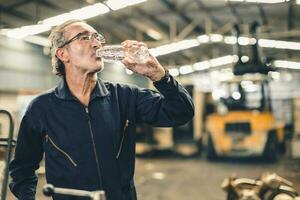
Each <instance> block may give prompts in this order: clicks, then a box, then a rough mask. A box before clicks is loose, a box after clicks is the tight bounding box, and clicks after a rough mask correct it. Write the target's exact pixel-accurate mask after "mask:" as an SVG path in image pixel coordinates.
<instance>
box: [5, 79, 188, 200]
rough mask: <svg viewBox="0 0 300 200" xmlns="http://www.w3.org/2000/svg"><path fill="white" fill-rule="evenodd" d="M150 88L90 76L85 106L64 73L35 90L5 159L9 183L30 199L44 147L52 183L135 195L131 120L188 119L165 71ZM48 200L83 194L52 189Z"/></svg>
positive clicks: (122, 199) (119, 199)
mask: <svg viewBox="0 0 300 200" xmlns="http://www.w3.org/2000/svg"><path fill="white" fill-rule="evenodd" d="M154 86H155V87H156V88H157V89H158V91H159V92H160V93H158V92H155V91H151V90H149V89H142V88H139V87H136V86H133V85H125V84H113V83H109V82H104V81H102V80H98V82H97V85H96V87H95V89H94V90H93V92H92V94H91V98H90V102H89V104H88V107H85V106H84V105H83V104H81V103H80V102H79V101H78V100H77V99H76V97H74V96H73V95H72V94H71V92H70V90H69V89H68V85H67V83H66V81H65V80H64V79H62V80H61V81H60V83H59V84H58V86H57V87H56V88H54V89H52V90H50V91H47V92H45V93H43V94H41V95H39V96H38V97H37V98H35V99H34V100H33V101H32V102H31V104H30V105H29V107H28V109H27V111H26V113H25V115H24V117H23V119H22V122H21V125H20V129H19V134H18V140H17V145H16V151H15V156H14V159H13V160H12V162H11V163H10V166H9V170H10V176H11V178H12V179H11V183H10V189H11V191H12V192H13V193H14V195H15V196H16V197H18V199H19V200H33V199H35V192H36V185H37V176H36V175H35V170H37V169H38V168H39V163H40V161H41V160H42V158H43V154H45V168H46V180H47V182H48V183H51V184H53V185H54V186H56V187H64V188H73V189H81V190H89V191H93V190H101V189H102V190H104V191H105V193H106V196H107V200H136V191H135V187H134V182H133V177H134V167H135V138H136V136H135V126H136V124H137V123H148V124H150V125H153V126H160V127H167V126H177V125H181V124H184V123H186V122H187V121H189V120H191V119H192V118H193V115H194V106H193V102H192V99H191V97H190V95H189V94H188V92H187V91H186V90H185V89H184V88H183V87H182V86H181V85H180V84H179V83H178V82H177V81H176V80H175V79H174V78H173V77H172V76H170V77H169V79H168V80H163V81H159V82H157V83H154ZM53 199H54V200H68V199H70V200H71V199H72V200H75V199H85V198H74V197H67V196H61V195H55V196H54V197H53Z"/></svg>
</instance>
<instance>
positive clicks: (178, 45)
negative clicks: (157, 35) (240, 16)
mask: <svg viewBox="0 0 300 200" xmlns="http://www.w3.org/2000/svg"><path fill="white" fill-rule="evenodd" d="M199 45H200V42H199V41H198V40H197V39H189V40H181V41H179V42H174V43H170V44H166V45H162V46H159V47H156V48H152V49H150V53H151V54H152V55H153V56H161V55H166V54H169V53H173V52H177V51H180V50H183V49H189V48H192V47H196V46H199Z"/></svg>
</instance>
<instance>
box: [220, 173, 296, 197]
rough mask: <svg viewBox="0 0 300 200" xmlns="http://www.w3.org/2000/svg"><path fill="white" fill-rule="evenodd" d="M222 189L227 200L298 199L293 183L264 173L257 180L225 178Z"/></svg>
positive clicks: (275, 175) (272, 174)
mask: <svg viewBox="0 0 300 200" xmlns="http://www.w3.org/2000/svg"><path fill="white" fill-rule="evenodd" d="M221 187H222V189H223V190H225V191H226V193H227V198H226V199H227V200H297V199H299V198H300V197H299V196H298V195H299V194H298V193H297V191H296V190H295V189H294V187H293V183H291V182H290V181H288V180H286V179H284V178H282V177H280V176H278V175H277V174H274V173H265V174H263V175H262V176H261V177H260V178H259V179H249V178H237V177H235V176H232V177H229V178H226V179H225V180H224V181H223V183H222V186H221Z"/></svg>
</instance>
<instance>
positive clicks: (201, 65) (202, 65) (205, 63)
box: [193, 61, 210, 71]
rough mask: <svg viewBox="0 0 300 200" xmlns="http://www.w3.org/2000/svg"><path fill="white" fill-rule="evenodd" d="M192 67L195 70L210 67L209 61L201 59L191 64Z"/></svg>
mask: <svg viewBox="0 0 300 200" xmlns="http://www.w3.org/2000/svg"><path fill="white" fill-rule="evenodd" d="M193 68H194V70H195V71H202V70H206V69H209V68H210V63H209V61H202V62H197V63H195V64H193Z"/></svg>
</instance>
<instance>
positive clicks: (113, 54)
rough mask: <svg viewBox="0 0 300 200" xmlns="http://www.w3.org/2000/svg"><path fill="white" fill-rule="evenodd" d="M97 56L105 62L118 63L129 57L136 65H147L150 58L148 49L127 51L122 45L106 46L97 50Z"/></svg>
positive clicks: (140, 48) (134, 48) (133, 48)
mask: <svg viewBox="0 0 300 200" xmlns="http://www.w3.org/2000/svg"><path fill="white" fill-rule="evenodd" d="M96 56H97V57H101V58H102V59H103V60H104V61H105V62H117V61H121V60H123V59H124V58H125V57H129V58H130V59H132V60H134V61H135V62H136V63H140V64H143V63H146V62H147V60H148V58H149V50H148V48H147V47H144V46H140V47H138V46H137V47H132V48H128V49H125V48H124V47H123V46H122V45H106V46H103V47H101V48H100V49H97V51H96Z"/></svg>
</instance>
